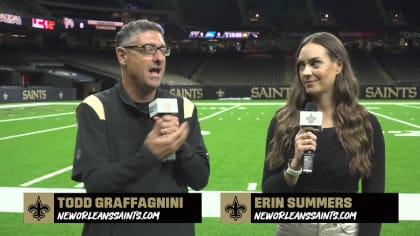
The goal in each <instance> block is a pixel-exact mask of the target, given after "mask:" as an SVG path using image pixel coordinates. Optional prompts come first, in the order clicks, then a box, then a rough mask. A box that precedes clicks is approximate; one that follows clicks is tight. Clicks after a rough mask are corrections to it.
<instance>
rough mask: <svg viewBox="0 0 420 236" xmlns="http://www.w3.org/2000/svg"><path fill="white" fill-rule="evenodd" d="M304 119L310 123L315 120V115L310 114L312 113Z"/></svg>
mask: <svg viewBox="0 0 420 236" xmlns="http://www.w3.org/2000/svg"><path fill="white" fill-rule="evenodd" d="M306 120H307V121H308V123H309V124H312V123H314V122H315V121H316V117H315V116H313V115H312V113H311V114H310V115H309V116H308V117H306Z"/></svg>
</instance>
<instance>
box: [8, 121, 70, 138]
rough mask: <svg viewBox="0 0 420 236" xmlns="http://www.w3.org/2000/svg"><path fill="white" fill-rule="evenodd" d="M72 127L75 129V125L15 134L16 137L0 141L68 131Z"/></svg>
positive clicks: (12, 136)
mask: <svg viewBox="0 0 420 236" xmlns="http://www.w3.org/2000/svg"><path fill="white" fill-rule="evenodd" d="M72 127H76V124H74V125H66V126H61V127H57V128H52V129H44V130H39V131H34V132H29V133H23V134H16V135H11V136H6V137H0V141H1V140H6V139H12V138H19V137H24V136H29V135H34V134H42V133H47V132H51V131H56V130H62V129H68V128H72Z"/></svg>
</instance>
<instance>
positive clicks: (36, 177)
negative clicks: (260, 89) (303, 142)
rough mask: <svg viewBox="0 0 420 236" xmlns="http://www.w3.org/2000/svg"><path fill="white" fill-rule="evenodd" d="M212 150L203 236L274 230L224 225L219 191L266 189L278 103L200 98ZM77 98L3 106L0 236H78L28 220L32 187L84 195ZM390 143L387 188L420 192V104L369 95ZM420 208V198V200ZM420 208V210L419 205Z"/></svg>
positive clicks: (418, 226) (409, 231) (406, 226)
mask: <svg viewBox="0 0 420 236" xmlns="http://www.w3.org/2000/svg"><path fill="white" fill-rule="evenodd" d="M194 102H195V104H196V105H197V109H198V115H199V119H200V124H201V129H202V132H203V135H204V141H205V143H206V146H207V149H208V151H209V155H210V179H209V184H208V186H207V187H206V188H205V189H203V199H205V200H204V201H203V204H204V205H203V216H204V217H203V222H202V223H199V224H196V233H197V236H206V235H209V236H210V235H214V234H217V235H273V232H274V229H275V224H221V223H220V219H219V218H218V214H217V212H218V210H219V208H218V206H215V205H217V204H216V203H217V201H218V196H219V195H218V193H219V192H220V191H234V192H244V191H245V192H247V191H249V192H259V191H261V176H262V168H263V161H264V151H265V150H264V148H265V138H266V134H267V127H268V125H269V122H270V120H271V118H272V117H273V115H274V113H275V111H276V110H277V109H278V108H279V107H280V106H281V105H282V104H284V100H277V101H273V100H270V101H263V100H260V101H194ZM77 104H78V102H55V103H26V104H0V170H1V171H0V186H1V187H0V222H1V224H0V235H14V236H16V235H79V234H80V231H81V224H24V223H23V214H22V213H21V212H22V211H23V209H22V208H23V194H22V192H25V191H34V192H37V191H46V192H56V191H62V192H81V191H83V187H82V186H80V184H78V183H76V182H74V181H72V180H71V179H70V174H71V165H72V159H73V151H74V143H75V134H76V125H75V124H76V120H75V114H74V111H75V107H76V106H77ZM362 104H364V105H365V106H366V108H367V109H368V110H369V111H370V112H372V113H373V114H375V115H376V116H377V118H378V119H379V121H380V123H381V125H382V129H383V132H384V137H385V144H386V192H395V193H417V194H419V193H420V184H419V180H420V171H419V167H420V164H418V160H419V158H420V149H419V147H420V102H419V101H413V100H409V101H407V100H405V101H404V100H399V101H389V100H376V101H374V100H364V101H362ZM418 204H419V205H420V202H418ZM414 209H419V207H418V206H417V208H414ZM418 232H420V220H416V221H400V223H394V224H384V225H383V227H382V234H381V235H386V236H388V235H408V236H410V235H418Z"/></svg>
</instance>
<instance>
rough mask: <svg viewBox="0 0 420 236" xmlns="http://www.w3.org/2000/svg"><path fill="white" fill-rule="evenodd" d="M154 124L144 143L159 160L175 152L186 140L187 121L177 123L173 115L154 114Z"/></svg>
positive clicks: (176, 118)
mask: <svg viewBox="0 0 420 236" xmlns="http://www.w3.org/2000/svg"><path fill="white" fill-rule="evenodd" d="M153 119H154V120H155V125H154V126H153V129H152V130H151V131H150V133H149V134H148V135H147V137H146V140H145V141H144V144H145V145H146V147H147V148H148V149H149V150H150V152H151V153H152V154H153V155H154V156H155V157H156V158H158V159H159V160H163V159H165V158H166V157H168V156H169V155H170V154H172V153H174V152H176V151H177V150H178V149H179V148H180V147H181V146H182V145H183V144H184V143H185V141H186V140H187V136H188V132H189V127H188V122H184V123H182V124H181V125H180V124H179V121H178V117H177V116H174V115H164V116H162V117H159V116H155V117H153Z"/></svg>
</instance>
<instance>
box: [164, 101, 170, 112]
mask: <svg viewBox="0 0 420 236" xmlns="http://www.w3.org/2000/svg"><path fill="white" fill-rule="evenodd" d="M163 106H164V107H165V110H166V111H170V110H171V109H172V104H171V103H170V102H166V103H165V104H163Z"/></svg>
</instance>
